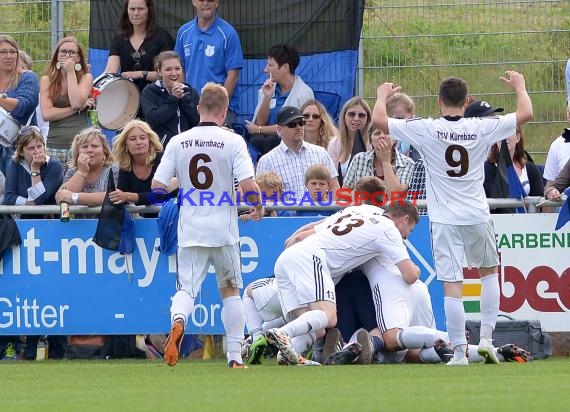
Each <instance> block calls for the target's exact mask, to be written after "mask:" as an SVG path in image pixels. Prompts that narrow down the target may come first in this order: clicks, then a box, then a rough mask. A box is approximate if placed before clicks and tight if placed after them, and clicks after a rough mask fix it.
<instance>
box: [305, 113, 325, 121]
mask: <svg viewBox="0 0 570 412" xmlns="http://www.w3.org/2000/svg"><path fill="white" fill-rule="evenodd" d="M303 117H304V118H305V119H313V120H319V119H320V118H321V115H320V114H318V113H304V114H303Z"/></svg>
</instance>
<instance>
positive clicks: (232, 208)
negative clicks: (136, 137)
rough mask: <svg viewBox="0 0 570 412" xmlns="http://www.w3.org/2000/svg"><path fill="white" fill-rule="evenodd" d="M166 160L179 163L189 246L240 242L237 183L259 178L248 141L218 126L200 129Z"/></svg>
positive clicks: (180, 140) (181, 139)
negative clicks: (255, 172)
mask: <svg viewBox="0 0 570 412" xmlns="http://www.w3.org/2000/svg"><path fill="white" fill-rule="evenodd" d="M169 151H173V153H168V152H169ZM164 157H165V158H167V159H170V160H171V161H172V160H173V161H174V163H175V168H176V172H177V176H178V179H179V182H180V194H179V198H178V200H179V205H180V207H181V209H180V228H181V229H182V230H183V231H184V230H185V229H186V230H190V231H192V236H188V238H187V241H188V242H190V243H191V245H196V244H199V245H202V246H207V245H209V246H220V245H222V244H233V243H235V242H237V241H238V240H239V237H238V232H237V209H236V205H235V183H234V182H235V181H238V182H239V181H242V180H243V179H246V178H248V177H253V164H252V162H251V158H250V157H249V155H248V152H247V147H246V144H245V141H244V140H243V138H242V137H241V136H239V135H237V134H235V133H233V132H231V131H229V130H226V129H223V128H221V127H218V126H198V127H194V128H192V129H190V130H188V131H187V132H184V133H182V134H180V135H177V136H175V137H174V138H173V139H172V140H171V141H170V143H169V144H168V146H167V153H165V156H164ZM217 232H219V233H217ZM190 238H195V239H197V240H196V241H194V240H190ZM224 239H226V240H224ZM228 242H229V243H228ZM186 246H189V244H186Z"/></svg>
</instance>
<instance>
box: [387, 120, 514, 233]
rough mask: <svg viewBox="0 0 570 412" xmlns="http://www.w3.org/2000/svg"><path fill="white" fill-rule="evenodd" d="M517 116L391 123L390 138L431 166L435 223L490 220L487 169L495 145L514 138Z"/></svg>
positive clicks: (429, 190)
mask: <svg viewBox="0 0 570 412" xmlns="http://www.w3.org/2000/svg"><path fill="white" fill-rule="evenodd" d="M516 126H517V119H516V114H515V113H510V114H507V115H506V116H493V117H486V118H458V119H451V120H448V119H446V118H445V117H441V118H438V119H422V118H414V119H406V120H400V119H393V118H390V119H388V127H389V129H390V136H392V137H393V138H394V139H395V140H401V141H403V142H406V143H410V144H411V145H412V146H414V147H415V148H416V149H417V150H418V152H419V153H420V155H421V157H422V159H424V163H425V164H427V165H430V166H431V167H429V168H427V167H426V170H427V173H426V188H427V193H426V198H427V205H428V211H429V215H430V220H431V221H432V222H438V223H445V224H450V225H473V224H477V223H483V222H486V221H488V220H489V218H490V214H489V205H488V204H487V199H486V196H485V190H484V189H483V181H484V180H485V172H484V168H483V164H484V163H485V160H486V159H487V154H488V153H489V150H490V149H491V146H493V144H495V143H496V142H499V141H501V140H504V139H506V138H507V137H508V136H510V135H512V134H514V133H515V130H516Z"/></svg>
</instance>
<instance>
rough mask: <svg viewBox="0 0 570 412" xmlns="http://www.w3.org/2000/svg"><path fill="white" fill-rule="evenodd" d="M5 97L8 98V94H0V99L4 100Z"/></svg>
mask: <svg viewBox="0 0 570 412" xmlns="http://www.w3.org/2000/svg"><path fill="white" fill-rule="evenodd" d="M6 97H8V94H7V93H6V92H4V93H0V99H5V98H6Z"/></svg>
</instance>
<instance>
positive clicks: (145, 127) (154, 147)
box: [113, 119, 163, 172]
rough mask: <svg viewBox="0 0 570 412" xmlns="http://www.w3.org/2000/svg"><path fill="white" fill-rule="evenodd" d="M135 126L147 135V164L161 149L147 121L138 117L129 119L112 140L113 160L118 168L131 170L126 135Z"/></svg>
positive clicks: (150, 163) (148, 164) (160, 144)
mask: <svg viewBox="0 0 570 412" xmlns="http://www.w3.org/2000/svg"><path fill="white" fill-rule="evenodd" d="M136 127H138V128H139V129H141V130H142V131H143V132H144V133H145V134H146V135H147V136H148V155H147V157H146V165H147V166H150V165H152V164H153V163H154V160H155V159H156V154H157V153H158V152H162V150H163V148H162V143H160V140H159V139H158V135H157V134H156V133H155V132H154V131H153V130H152V129H151V127H150V126H149V124H148V123H147V122H144V121H142V120H138V119H135V120H131V121H130V122H128V123H127V124H126V125H125V127H124V129H123V131H122V132H121V134H119V135H118V136H117V137H116V138H115V140H114V141H113V157H114V158H115V162H117V163H118V164H119V169H121V170H126V171H127V172H130V171H131V170H132V163H131V155H130V154H129V150H128V148H127V137H128V135H129V133H131V131H132V130H133V129H134V128H136Z"/></svg>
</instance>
